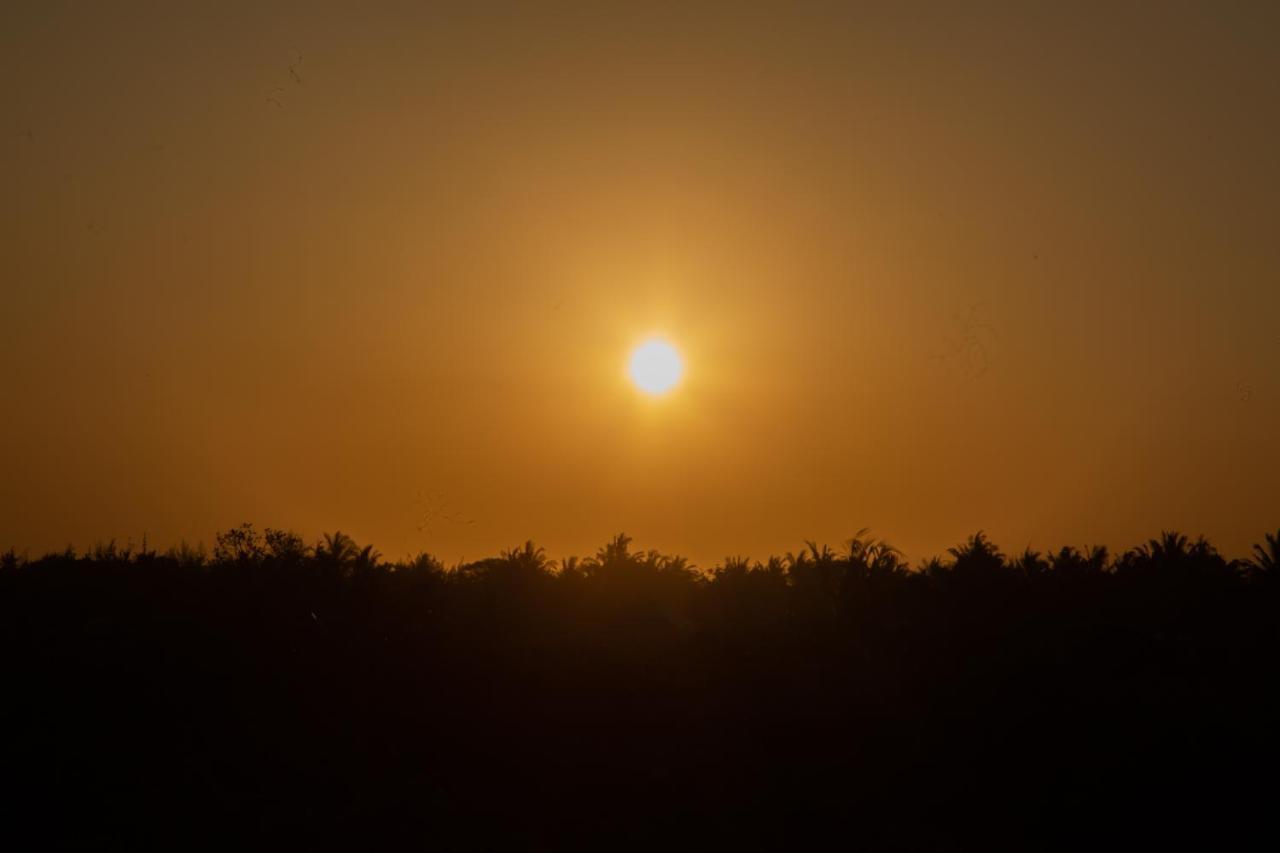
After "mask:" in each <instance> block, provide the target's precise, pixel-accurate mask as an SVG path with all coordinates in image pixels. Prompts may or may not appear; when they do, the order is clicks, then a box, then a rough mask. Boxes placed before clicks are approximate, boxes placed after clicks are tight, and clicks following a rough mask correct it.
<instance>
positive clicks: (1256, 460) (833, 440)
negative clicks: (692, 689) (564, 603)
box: [0, 0, 1280, 565]
mask: <svg viewBox="0 0 1280 853" xmlns="http://www.w3.org/2000/svg"><path fill="white" fill-rule="evenodd" d="M197 5H200V4H194V3H181V4H179V3H171V2H163V3H147V4H136V3H91V2H82V3H56V2H49V0H41V2H25V0H17V2H15V0H10V2H8V3H5V4H4V6H3V9H2V10H0V91H3V95H4V99H3V103H4V110H3V118H2V120H0V121H2V123H3V130H4V134H3V138H2V139H0V216H2V217H3V221H2V223H0V320H2V321H3V323H2V325H0V400H3V403H2V404H0V405H3V413H4V414H3V417H0V548H3V547H6V546H8V545H11V544H12V545H15V546H17V547H18V548H19V549H22V548H29V549H31V551H32V552H33V553H39V552H41V551H43V550H45V549H50V548H56V547H61V546H63V545H65V544H67V543H68V542H70V543H72V544H75V545H76V546H78V547H84V546H87V545H89V544H91V543H93V542H94V541H95V540H99V539H107V538H111V537H118V538H120V539H124V538H126V537H130V536H132V537H133V538H134V539H135V541H136V540H137V539H138V538H140V537H141V535H142V534H143V533H144V532H145V533H146V534H147V535H148V536H149V538H150V541H151V542H152V543H155V544H160V545H165V544H169V543H172V542H175V541H177V540H179V539H182V538H185V539H187V540H205V541H209V540H211V538H212V534H213V532H214V531H215V530H219V529H223V528H226V527H230V526H233V525H235V524H238V523H240V522H242V521H253V522H255V523H256V524H258V525H259V526H263V525H269V526H277V527H290V528H294V529H296V530H298V531H299V532H301V533H303V534H304V535H306V536H307V537H308V538H310V537H314V536H316V535H318V534H319V533H320V532H321V531H322V530H332V529H334V528H340V529H342V530H344V531H347V532H350V533H351V534H353V535H354V536H355V538H356V539H357V540H359V541H361V542H367V541H371V542H373V543H374V544H375V545H377V546H378V547H379V549H380V550H381V551H383V553H384V554H386V555H387V556H389V557H399V556H402V555H404V554H406V553H409V552H416V551H419V550H429V551H431V552H433V553H436V554H438V555H439V556H441V557H443V558H445V559H446V560H449V561H452V560H455V559H457V558H460V557H478V556H483V555H488V554H492V553H495V552H496V551H497V550H499V549H500V548H503V547H509V546H512V545H515V544H517V543H519V542H522V541H523V540H524V539H526V538H530V537H532V538H533V539H535V540H536V541H537V542H539V543H540V544H543V545H545V546H546V547H547V549H548V550H549V551H550V552H551V553H552V554H553V555H555V556H560V555H565V554H570V553H580V554H581V553H588V552H591V551H594V549H595V548H596V547H597V546H598V545H600V544H601V543H603V542H604V541H605V540H606V539H607V538H608V537H609V536H610V535H611V534H613V533H615V532H618V531H626V532H628V533H630V534H632V535H633V536H635V537H636V540H637V544H638V545H640V546H642V547H656V548H659V549H661V550H663V551H667V552H678V553H684V554H687V555H689V556H691V557H692V558H693V559H695V560H696V561H698V562H699V563H701V564H704V565H706V564H710V563H712V562H714V561H715V560H717V559H719V558H720V557H722V556H724V555H725V554H729V553H734V554H746V555H751V556H757V557H763V556H765V555H767V554H769V553H781V552H783V551H786V550H794V549H795V548H797V547H798V546H800V545H801V544H802V541H803V540H804V539H805V538H814V539H818V540H820V541H828V542H831V543H833V544H834V543H837V542H839V541H841V540H843V539H845V538H847V537H848V536H849V535H850V534H852V533H853V532H854V531H856V530H857V529H858V528H861V527H871V528H872V531H873V533H875V534H877V535H879V536H882V537H885V538H887V539H889V540H890V541H891V542H894V543H896V544H898V545H899V546H900V547H902V548H903V549H904V550H906V551H907V553H908V555H909V556H911V557H912V558H913V559H915V558H919V557H922V556H925V555H928V554H932V553H937V552H940V551H941V550H943V549H944V548H946V547H947V546H948V545H951V544H954V543H955V542H957V541H958V540H960V539H961V538H963V537H964V536H965V535H967V534H969V533H971V532H973V531H975V530H977V529H979V528H983V529H985V530H987V531H988V532H989V533H990V534H991V535H992V536H993V537H994V538H995V540H996V541H997V542H998V543H999V544H1001V545H1002V546H1004V548H1005V549H1006V550H1010V551H1012V550H1020V549H1021V548H1022V547H1024V546H1025V545H1027V544H1031V545H1032V546H1035V547H1040V548H1043V547H1046V546H1051V545H1059V544H1064V543H1073V544H1080V545H1083V544H1088V543H1106V544H1110V545H1113V546H1127V545H1132V544H1135V543H1136V542H1138V541H1140V540H1142V539H1145V538H1146V537H1148V536H1150V535H1154V534H1155V533H1157V532H1158V531H1159V530H1160V529H1162V528H1177V529H1180V530H1182V531H1183V532H1185V533H1189V534H1193V535H1194V534H1197V533H1204V534H1206V535H1208V536H1209V537H1210V538H1212V539H1213V540H1214V541H1215V542H1216V543H1217V544H1219V545H1220V546H1221V547H1222V548H1223V549H1224V550H1225V551H1226V552H1227V553H1229V554H1233V555H1238V554H1243V552H1244V551H1245V550H1246V548H1247V545H1248V543H1250V542H1253V541H1258V540H1260V539H1261V537H1262V534H1263V533H1264V532H1266V531H1274V530H1275V528H1276V526H1277V525H1280V498H1277V492H1276V486H1275V483H1276V480H1277V474H1280V442H1277V436H1278V435H1280V376H1278V375H1277V368H1278V366H1280V325H1278V324H1277V319H1276V318H1277V316H1280V234H1277V227H1278V226H1280V100H1278V99H1277V96H1276V92H1277V81H1280V50H1277V48H1276V45H1277V44H1280V4H1276V3H1270V2H1265V3H1256V4H1247V3H1222V2H1213V3H1208V2H1206V3H1172V2H1171V3H1142V4H1133V5H1128V4H1124V3H1114V2H1106V3H1102V2H1099V3H1083V4H1082V3H1066V2H1063V3H1056V4H1032V3H1024V2H1016V3H1015V2H1010V3H965V4H960V3H937V4H923V3H922V4H910V3H902V2H891V3H866V4H858V3H851V2H850V3H838V4H806V5H802V4H794V3H779V4H776V5H750V4H746V3H740V2H739V3H726V4H723V5H719V6H695V5H694V4H691V3H678V4H669V5H668V4H655V3H643V4H634V5H627V6H624V5H607V4H595V3H583V4H564V5H560V4H546V3H512V4H481V3H475V2H466V3H458V4H456V5H455V6H453V7H452V8H450V7H449V6H448V5H445V4H425V3H408V2H406V3H385V4H375V3H368V2H362V3H351V4H341V3H333V2H309V3H298V4H266V3H258V2H245V3H231V2H216V3H208V4H204V5H205V8H203V9H201V10H198V11H193V7H195V6H197ZM268 6H271V7H272V8H270V9H268V8H267V7H268ZM653 331H661V332H663V333H665V334H666V335H667V336H669V338H670V339H671V340H673V341H674V342H676V343H677V344H678V346H679V347H680V348H681V349H682V351H683V353H684V355H685V359H686V362H687V366H688V373H687V376H686V379H685V381H684V383H683V384H682V385H681V386H680V387H679V388H678V389H677V390H676V391H675V392H673V393H672V394H670V395H668V396H666V397H663V398H661V399H651V398H646V397H644V396H643V395H641V394H640V393H638V392H637V391H636V390H635V389H634V388H633V387H631V386H630V385H629V384H628V383H627V381H626V379H625V376H624V365H625V361H626V358H627V353H628V350H629V348H630V347H632V346H633V345H635V344H636V343H637V342H638V341H639V340H640V339H642V338H643V337H644V335H645V334H646V333H649V332H653Z"/></svg>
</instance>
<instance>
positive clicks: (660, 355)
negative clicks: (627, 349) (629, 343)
mask: <svg viewBox="0 0 1280 853" xmlns="http://www.w3.org/2000/svg"><path fill="white" fill-rule="evenodd" d="M627 375H628V376H630V377H631V381H632V382H634V383H635V386H636V387H637V388H639V389H640V390H641V391H643V392H645V393H646V394H652V395H654V396H657V395H659V394H665V393H667V392H668V391H670V390H671V389H672V388H674V387H675V386H676V384H677V383H679V381H680V377H681V376H683V375H684V360H683V359H681V358H680V353H679V352H677V351H676V348H675V347H674V346H672V345H671V344H670V343H668V342H667V341H665V340H663V339H662V338H650V339H649V340H647V341H645V342H644V343H642V344H640V346H638V347H636V348H635V349H634V350H632V352H631V360H630V361H629V362H627Z"/></svg>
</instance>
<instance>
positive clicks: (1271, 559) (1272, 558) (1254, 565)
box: [1245, 530, 1280, 578]
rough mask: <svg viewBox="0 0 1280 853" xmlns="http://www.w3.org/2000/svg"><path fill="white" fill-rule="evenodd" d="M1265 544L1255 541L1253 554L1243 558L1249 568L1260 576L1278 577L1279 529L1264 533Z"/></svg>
mask: <svg viewBox="0 0 1280 853" xmlns="http://www.w3.org/2000/svg"><path fill="white" fill-rule="evenodd" d="M1266 540H1267V546H1266V547H1265V548H1264V547H1262V545H1261V544H1259V543H1255V544H1254V546H1253V553H1254V556H1253V557H1250V558H1249V559H1248V560H1245V565H1246V566H1248V567H1249V569H1250V570H1251V571H1252V572H1254V573H1256V574H1257V575H1259V576H1262V577H1269V578H1280V530H1277V531H1276V532H1275V533H1274V534H1271V533H1268V534H1266Z"/></svg>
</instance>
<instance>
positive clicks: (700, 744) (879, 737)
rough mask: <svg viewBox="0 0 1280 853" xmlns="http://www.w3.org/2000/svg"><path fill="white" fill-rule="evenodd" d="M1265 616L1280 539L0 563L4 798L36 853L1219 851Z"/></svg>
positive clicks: (1271, 654)
mask: <svg viewBox="0 0 1280 853" xmlns="http://www.w3.org/2000/svg"><path fill="white" fill-rule="evenodd" d="M1278 617H1280V533H1278V534H1277V535H1268V536H1266V538H1265V543H1264V544H1259V545H1258V546H1257V547H1256V548H1255V549H1254V552H1253V553H1252V554H1251V555H1250V558H1249V559H1247V560H1229V559H1226V558H1225V557H1223V556H1222V555H1220V554H1219V553H1218V552H1217V551H1216V550H1215V549H1214V548H1213V546H1212V545H1210V544H1209V543H1208V542H1206V541H1205V540H1203V539H1196V540H1194V541H1193V540H1189V539H1188V538H1186V537H1184V536H1181V535H1179V534H1176V533H1165V534H1162V535H1161V536H1160V537H1159V538H1156V539H1153V540H1151V541H1150V542H1147V543H1146V544H1144V545H1141V546H1140V547H1137V548H1134V549H1131V550H1128V551H1125V552H1124V553H1121V554H1117V555H1114V556H1113V555H1111V554H1109V553H1108V552H1107V551H1106V550H1105V549H1100V548H1087V549H1084V550H1078V549H1076V548H1071V547H1064V548H1061V549H1060V550H1058V551H1054V552H1049V553H1045V554H1041V553H1039V552H1036V551H1032V550H1029V549H1028V550H1026V551H1024V552H1023V553H1021V554H1017V555H1014V556H1006V555H1005V554H1003V553H1002V552H1001V551H1000V550H999V549H998V548H997V547H996V545H995V544H994V543H992V542H991V541H990V540H989V539H988V538H987V537H986V536H985V535H983V534H982V533H978V534H976V535H974V536H972V537H970V538H969V539H968V540H967V541H966V542H964V543H962V544H961V545H959V546H957V547H955V548H953V549H951V550H950V551H949V552H948V554H947V555H946V556H945V557H942V558H935V559H930V560H928V561H926V562H924V563H923V564H921V565H919V566H914V567H913V566H910V565H908V563H907V562H906V560H905V559H904V558H903V557H902V555H901V554H900V553H899V552H898V551H896V550H895V549H894V548H893V547H892V546H890V545H889V544H887V543H885V542H882V541H879V540H876V539H874V538H871V537H869V536H868V535H867V533H866V532H865V531H863V532H860V533H859V534H858V535H856V536H855V537H854V538H853V539H852V540H850V541H849V542H847V543H845V545H844V546H843V548H841V549H839V550H833V549H832V548H829V547H827V546H823V545H819V544H817V543H808V544H807V547H806V548H805V549H804V550H802V551H799V552H797V553H794V554H787V555H785V556H784V557H781V558H770V559H768V560H765V561H763V562H758V561H752V560H749V559H745V558H740V557H732V558H726V559H725V560H724V561H723V562H722V563H721V564H720V565H718V566H716V567H715V568H713V569H710V570H708V571H702V570H699V569H697V568H695V567H693V566H691V565H690V564H689V563H688V562H687V561H685V560H684V559H682V558H680V557H674V556H668V555H664V554H660V553H657V552H655V551H639V550H635V549H634V548H633V547H632V542H631V540H630V539H628V538H627V537H626V536H617V537H616V538H614V539H613V540H611V541H610V542H608V543H607V544H606V545H605V546H604V547H603V548H601V549H600V550H599V551H598V552H597V553H596V554H595V555H593V556H591V557H588V558H585V559H576V558H569V559H565V560H562V561H559V562H557V561H554V560H551V559H549V558H548V556H547V555H546V553H545V552H544V551H543V550H542V549H541V548H538V547H537V546H535V545H534V544H533V543H532V542H527V543H525V544H524V545H523V546H521V547H518V548H514V549H511V550H509V551H504V552H502V553H501V554H500V555H499V556H497V557H494V558H489V559H484V560H478V561H476V562H471V563H466V564H463V565H458V566H455V567H452V568H446V567H445V566H443V565H442V564H441V563H440V562H439V561H438V560H436V559H434V558H433V557H431V556H430V555H427V554H422V555H419V556H417V557H414V558H410V559H404V560H401V561H398V562H387V561H385V560H383V558H382V557H381V555H379V554H378V553H377V551H375V550H374V549H373V548H372V547H371V546H367V545H365V546H361V545H360V544H358V543H356V542H354V541H353V540H352V539H351V537H349V536H347V535H345V534H343V533H333V534H327V535H325V536H324V537H323V538H322V539H321V540H320V541H319V542H317V543H315V544H313V545H308V544H306V543H305V542H304V541H303V540H302V539H301V538H300V537H298V536H297V535H295V534H293V533H289V532H287V531H280V530H273V529H267V530H265V531H262V532H259V531H257V530H255V529H254V528H253V527H251V526H250V525H243V526H241V527H238V528H235V529H232V530H229V531H226V532H225V533H222V534H219V535H218V536H217V538H216V540H215V544H214V547H213V549H212V551H211V552H209V553H206V552H205V550H204V549H203V548H202V547H191V546H188V545H186V544H183V545H180V546H178V547H176V548H171V549H169V550H168V551H165V552H157V551H156V550H151V549H148V547H147V545H146V544H145V543H144V544H143V545H142V546H141V547H140V548H136V549H135V548H133V547H131V546H124V547H121V546H119V545H117V544H116V543H114V542H112V543H107V544H105V545H100V546H98V547H96V548H94V549H92V550H91V551H90V552H89V553H87V554H83V555H78V554H76V553H74V552H73V551H71V550H68V551H66V552H64V553H56V554H49V555H46V556H44V557H40V558H38V559H32V560H27V559H25V558H23V557H21V556H20V555H18V554H16V553H14V552H13V551H10V552H8V553H6V554H3V555H0V632H2V634H0V645H2V648H3V652H2V653H0V654H2V658H0V660H2V662H3V672H4V679H5V686H6V690H5V699H4V700H3V701H4V705H3V707H4V710H3V722H4V726H5V728H4V731H5V739H4V743H5V746H4V752H3V755H0V760H2V761H3V766H4V767H5V772H6V777H7V779H8V782H9V783H10V788H11V790H12V791H13V793H11V794H10V795H8V796H7V797H6V798H5V804H4V808H5V810H6V812H7V817H8V820H7V826H9V827H11V828H12V827H17V826H21V827H23V828H25V829H28V830H30V831H33V832H39V833H40V835H39V837H40V838H41V839H43V842H44V843H42V844H40V845H39V846H41V847H48V846H52V845H54V844H55V843H56V842H57V841H61V840H70V839H74V840H77V841H80V842H85V843H88V844H90V845H97V846H103V845H105V846H126V847H131V848H134V847H139V846H160V847H166V848H173V849H182V848H186V847H191V846H225V844H226V843H228V842H231V843H236V844H237V846H242V845H245V844H247V845H249V846H274V847H283V848H286V849H295V848H303V849H307V848H317V847H328V846H337V845H339V844H344V843H346V844H350V845H352V846H354V847H355V848H356V849H365V848H369V847H377V846H383V845H384V843H385V842H389V841H390V840H392V839H396V840H399V841H405V842H407V843H409V844H412V845H413V846H415V847H429V846H433V845H442V846H445V847H449V848H457V847H508V846H513V847H559V846H562V845H564V844H566V843H570V844H576V843H581V844H594V845H597V846H602V847H619V846H622V847H634V846H646V847H649V846H653V845H655V844H659V845H662V846H663V847H667V848H684V847H691V846H695V845H711V846H713V847H715V848H717V849H718V848H721V847H730V846H738V847H744V846H745V847H752V848H757V847H779V848H781V847H795V846H801V847H805V846H810V845H811V844H812V843H813V842H816V841H817V839H819V838H823V837H827V838H831V839H833V840H834V843H836V844H839V845H840V846H842V847H851V848H855V849H902V850H916V849H938V850H953V849H974V850H978V849H989V848H992V847H1017V848H1021V849H1040V848H1045V847H1050V846H1073V845H1075V844H1081V843H1087V844H1089V845H1090V846H1092V847H1100V848H1103V849H1108V848H1112V847H1119V846H1122V845H1123V846H1127V847H1136V848H1139V849H1149V848H1150V847H1151V846H1153V844H1155V843H1157V842H1159V841H1161V840H1171V841H1178V842H1185V843H1193V842H1195V841H1196V840H1197V834H1200V837H1199V840H1201V841H1203V842H1206V843H1212V844H1213V845H1214V846H1215V847H1218V848H1221V847H1223V846H1226V847H1231V846H1233V843H1232V842H1233V840H1234V841H1235V842H1239V841H1242V840H1244V839H1245V838H1247V833H1248V832H1250V831H1251V830H1253V829H1256V828H1259V827H1261V828H1264V829H1266V830H1268V831H1269V830H1270V824H1269V821H1267V820H1266V818H1267V816H1269V815H1270V814H1271V813H1272V810H1273V808H1274V803H1275V802H1276V799H1275V795H1276V783H1275V781H1274V767H1275V764H1274V761H1275V758H1276V757H1277V755H1278V754H1280V753H1278V752H1277V733H1278V731H1280V729H1278V727H1277V714H1276V712H1277V710H1280V709H1278V707H1277V702H1276V700H1275V698H1274V697H1273V695H1272V693H1273V684H1274V682H1275V677H1276V674H1277V672H1276V661H1277V653H1278V652H1280V618H1278ZM37 816H38V817H37Z"/></svg>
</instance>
